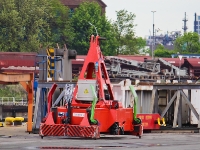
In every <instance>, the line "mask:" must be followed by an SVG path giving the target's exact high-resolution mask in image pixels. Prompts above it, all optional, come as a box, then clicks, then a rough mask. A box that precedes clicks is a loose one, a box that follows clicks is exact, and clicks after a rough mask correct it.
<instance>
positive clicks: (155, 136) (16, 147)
mask: <svg viewBox="0 0 200 150" xmlns="http://www.w3.org/2000/svg"><path fill="white" fill-rule="evenodd" d="M41 149H42V150H51V149H56V150H63V149H84V150H85V149H87V150H99V149H101V150H118V149H119V150H121V149H122V150H132V149H138V150H161V149H162V150H199V149H200V134H199V133H146V134H143V136H142V138H141V139H139V138H138V137H135V136H130V135H119V136H116V135H101V138H100V139H97V140H93V139H81V138H67V137H44V138H43V139H41V138H40V136H39V135H38V134H29V133H27V132H26V126H18V127H1V128H0V150H41Z"/></svg>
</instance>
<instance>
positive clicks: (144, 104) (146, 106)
mask: <svg viewBox="0 0 200 150" xmlns="http://www.w3.org/2000/svg"><path fill="white" fill-rule="evenodd" d="M137 95H138V104H137V108H138V109H137V112H138V113H150V107H151V98H152V91H147V90H142V91H137Z"/></svg>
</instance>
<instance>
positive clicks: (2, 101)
mask: <svg viewBox="0 0 200 150" xmlns="http://www.w3.org/2000/svg"><path fill="white" fill-rule="evenodd" d="M27 104H28V103H27V99H23V98H15V97H0V105H20V106H24V105H27Z"/></svg>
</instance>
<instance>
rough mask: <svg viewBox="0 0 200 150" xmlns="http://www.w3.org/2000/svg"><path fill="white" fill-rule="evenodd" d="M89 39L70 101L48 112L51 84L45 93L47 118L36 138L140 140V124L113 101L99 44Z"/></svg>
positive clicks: (53, 87) (96, 40)
mask: <svg viewBox="0 0 200 150" xmlns="http://www.w3.org/2000/svg"><path fill="white" fill-rule="evenodd" d="M103 39H104V38H102V37H100V36H98V35H97V36H94V35H92V36H91V38H90V48H89V51H88V54H87V57H86V59H85V62H84V65H83V68H82V70H81V72H80V76H79V78H78V82H77V85H76V86H75V88H74V90H73V94H72V98H71V100H68V101H67V103H66V105H65V106H59V107H55V108H52V109H51V102H52V95H53V93H54V91H55V89H56V87H57V85H56V84H53V86H52V88H51V89H50V91H49V93H48V115H47V117H46V118H45V120H44V121H43V122H42V123H41V125H40V132H39V134H40V136H41V137H42V138H43V137H44V136H69V137H85V138H94V139H97V138H100V133H105V134H115V135H120V134H131V135H135V136H138V137H139V138H141V136H142V133H143V126H142V121H141V119H139V118H136V115H135V116H134V111H133V109H134V108H131V107H130V108H123V107H122V104H121V103H120V102H119V101H117V100H116V99H115V98H114V95H113V91H112V87H111V83H110V79H109V76H108V73H107V70H106V66H105V63H104V58H103V55H102V52H101V49H100V40H103Z"/></svg>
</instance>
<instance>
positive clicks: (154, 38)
mask: <svg viewBox="0 0 200 150" xmlns="http://www.w3.org/2000/svg"><path fill="white" fill-rule="evenodd" d="M151 12H152V13H153V42H152V54H151V55H152V59H153V51H154V50H153V49H154V44H155V40H154V39H155V38H154V13H155V12H156V11H151Z"/></svg>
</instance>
